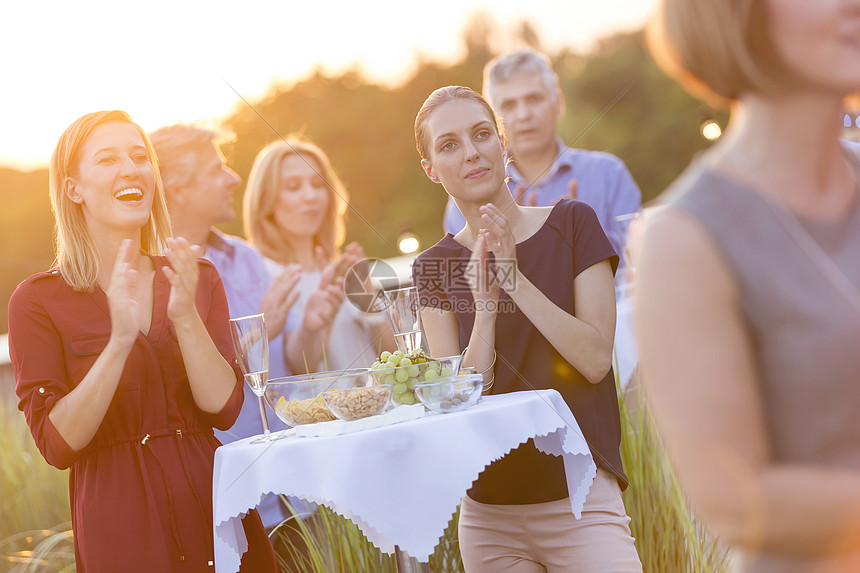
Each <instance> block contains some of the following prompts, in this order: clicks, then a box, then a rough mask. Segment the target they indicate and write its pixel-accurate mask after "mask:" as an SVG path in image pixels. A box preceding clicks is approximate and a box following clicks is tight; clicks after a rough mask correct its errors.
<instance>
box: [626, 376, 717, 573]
mask: <svg viewBox="0 0 860 573" xmlns="http://www.w3.org/2000/svg"><path fill="white" fill-rule="evenodd" d="M616 378H617V374H616ZM635 378H638V376H634V379H635ZM619 407H620V409H621V431H622V440H621V457H622V461H623V463H624V470H625V471H626V472H627V477H628V478H629V479H630V487H628V488H627V490H626V491H625V492H624V494H623V497H624V505H625V507H626V509H627V515H629V516H630V519H631V521H630V530H631V532H632V534H633V537H634V538H635V539H636V550H637V551H638V553H639V559H640V560H641V561H642V569H643V571H644V572H645V573H662V572H664V571H672V572H673V573H724V572H725V571H726V570H727V568H728V553H727V552H726V550H725V549H724V548H723V547H722V546H720V545H719V544H718V543H717V542H716V541H715V540H714V539H713V538H711V537H710V535H709V534H708V532H707V530H706V529H705V527H704V525H703V524H702V523H701V522H699V521H697V520H696V519H695V517H694V516H693V515H692V513H691V511H690V507H689V504H688V503H687V500H686V498H685V497H684V494H683V492H682V491H681V487H680V485H679V484H678V480H677V478H676V477H675V474H674V472H673V471H672V468H671V466H670V464H669V461H668V457H667V456H666V452H665V450H664V448H663V444H662V442H661V441H660V438H659V435H658V433H657V430H656V428H655V426H654V422H653V420H652V418H651V416H650V414H649V413H648V408H647V405H646V404H645V402H644V400H643V397H642V392H641V388H640V387H639V385H638V381H636V382H634V381H631V386H629V387H628V388H627V389H626V390H625V391H624V392H623V393H620V400H619Z"/></svg>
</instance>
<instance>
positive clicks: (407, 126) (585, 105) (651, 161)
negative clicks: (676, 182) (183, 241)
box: [0, 19, 725, 331]
mask: <svg viewBox="0 0 860 573" xmlns="http://www.w3.org/2000/svg"><path fill="white" fill-rule="evenodd" d="M491 34H492V32H491V27H490V26H488V25H486V23H482V21H481V20H480V19H476V20H475V21H474V22H473V24H472V25H471V26H470V27H468V28H467V30H466V32H465V33H464V37H463V40H464V43H465V47H466V50H465V52H464V56H463V57H462V58H461V60H460V61H458V62H455V63H453V64H448V65H443V64H440V63H438V62H433V61H422V62H419V63H418V64H417V65H416V67H415V71H414V72H413V73H412V74H411V76H410V77H406V78H404V79H403V81H402V82H401V83H399V84H398V85H395V86H385V85H380V84H377V83H373V82H370V81H367V80H366V79H365V78H363V77H362V75H361V73H360V72H358V71H355V70H351V71H347V72H344V73H342V74H339V75H325V74H323V73H322V72H320V71H317V72H316V73H314V74H313V75H311V76H310V77H309V78H307V79H305V80H302V81H299V82H296V83H292V84H281V85H276V86H274V87H272V88H271V89H270V91H269V92H268V93H267V94H266V95H265V96H263V97H262V98H260V99H259V100H257V101H249V102H248V104H245V103H242V104H241V107H238V108H237V109H236V111H234V112H233V113H231V114H230V115H229V116H227V117H226V119H224V120H223V124H222V127H223V128H224V129H225V131H228V132H232V133H233V134H235V137H233V138H232V139H231V140H230V141H228V142H227V143H226V144H225V146H224V151H225V153H226V155H227V158H228V163H229V164H230V166H231V167H232V168H233V169H234V170H235V171H236V172H237V173H238V174H239V175H240V176H241V177H242V179H243V181H245V180H247V177H248V173H249V172H250V169H251V165H252V164H253V161H254V157H255V156H256V154H257V152H258V151H259V150H260V149H261V148H262V147H263V146H265V145H266V144H268V143H270V142H271V141H274V140H275V139H277V138H279V137H282V136H283V137H286V136H287V135H288V134H292V133H301V134H303V135H304V136H305V137H307V138H308V139H310V140H312V141H314V142H315V143H317V144H318V145H320V147H322V148H323V149H324V150H325V151H326V152H327V153H328V154H329V156H330V158H331V160H332V164H333V165H334V168H335V169H336V171H337V172H338V174H339V175H340V177H341V178H342V179H343V181H344V183H345V184H346V186H347V189H348V190H349V194H350V210H349V215H348V217H349V219H348V223H347V235H348V236H347V240H348V241H353V240H355V241H358V242H360V243H361V244H362V245H363V246H364V248H365V251H366V252H367V254H368V256H375V257H389V256H394V255H396V254H398V253H397V251H396V240H397V237H398V236H399V235H400V234H401V233H403V232H406V231H409V232H412V233H414V234H415V235H417V236H418V238H419V240H420V242H421V245H422V248H427V247H429V246H431V245H432V244H433V243H435V242H436V241H437V240H438V239H440V238H441V237H442V213H443V209H444V206H445V201H446V199H447V196H446V194H445V192H444V190H443V189H442V188H441V187H440V186H439V185H436V184H434V183H431V182H430V181H429V180H428V179H427V178H426V176H425V175H424V173H423V171H422V169H421V166H420V164H419V157H418V153H417V151H416V150H415V143H414V139H413V132H412V130H413V122H414V118H415V114H416V113H417V111H418V108H419V107H420V105H421V103H422V102H423V101H424V99H425V98H426V97H427V96H428V95H429V94H430V92H431V91H433V90H434V89H436V88H438V87H441V86H444V85H449V84H460V85H466V86H469V87H472V88H473V89H475V90H476V91H480V89H481V79H482V78H481V74H482V70H483V66H484V64H485V63H486V62H487V61H488V60H489V59H491V58H492V57H493V56H494V55H496V54H495V52H494V50H493V49H492V48H491V44H492V38H491ZM519 41H520V43H523V44H526V45H531V46H532V47H535V48H538V49H540V45H539V39H538V36H537V34H536V33H535V32H534V29H533V28H532V27H531V26H530V25H529V24H528V23H527V22H524V23H523V24H522V26H521V28H520V32H519ZM548 55H549V56H550V58H551V60H552V61H553V65H554V67H555V70H556V71H557V73H558V75H559V77H560V81H561V84H562V91H563V93H564V96H565V104H566V113H565V115H564V117H563V118H562V119H561V122H560V124H559V132H560V134H561V136H562V138H563V139H564V140H565V142H566V143H568V144H572V145H573V146H574V147H581V148H585V149H592V150H600V151H607V152H609V153H613V154H615V155H617V156H618V157H620V158H621V159H622V160H624V162H625V163H626V164H627V166H628V168H629V169H630V172H631V173H632V174H633V177H634V178H635V179H636V181H637V183H638V184H639V186H640V188H641V189H642V196H643V197H642V198H643V203H644V202H647V201H650V200H653V199H654V198H655V197H657V195H659V193H660V192H661V191H662V190H663V189H665V187H666V186H667V185H668V184H669V183H670V182H671V181H672V180H673V179H674V178H675V177H676V176H677V175H678V174H679V173H680V171H681V170H682V169H683V168H684V166H686V165H687V163H689V161H690V159H691V158H692V156H693V155H694V154H695V153H696V152H698V151H699V150H701V149H703V148H704V147H706V146H707V145H708V142H707V141H706V140H704V139H703V138H702V136H701V134H700V132H699V128H700V124H701V123H702V121H704V120H705V119H706V118H709V117H711V116H712V115H716V118H717V119H718V120H721V121H722V123H723V125H724V124H725V115H724V114H721V113H720V114H715V113H714V111H713V110H710V109H707V108H704V107H703V106H702V105H701V104H700V103H699V102H697V101H696V100H694V99H692V98H691V97H690V96H688V95H687V94H686V93H684V92H683V91H682V90H681V89H680V88H679V87H678V86H677V85H676V84H675V83H674V82H673V81H672V80H670V79H668V78H666V77H665V76H664V75H663V74H662V72H660V71H659V70H658V69H657V67H656V65H655V64H654V63H653V62H652V61H651V59H650V57H649V56H648V55H647V54H646V51H645V48H644V43H643V34H642V32H641V31H640V32H633V33H624V34H619V35H615V36H612V37H609V38H606V39H604V40H602V41H601V42H599V44H598V45H597V46H596V47H595V48H594V49H593V50H592V51H591V52H589V53H587V54H579V53H575V52H572V51H570V50H561V51H558V52H556V53H550V54H548ZM47 190H48V175H47V169H38V170H34V171H29V172H20V171H16V170H14V169H6V168H0V202H2V204H3V206H4V208H3V209H2V212H0V300H2V302H3V304H2V305H0V325H2V327H0V328H2V330H3V331H5V330H6V329H5V326H6V319H7V314H6V310H7V309H6V306H7V303H8V299H9V296H10V295H11V293H12V291H13V290H14V288H15V286H16V285H17V284H18V283H19V282H20V281H21V280H23V279H24V278H26V277H27V276H28V275H30V274H32V273H34V272H38V271H40V270H44V269H47V268H48V267H49V265H50V263H51V261H52V259H53V248H52V240H53V239H52V225H53V220H52V216H51V213H50V202H49V199H48V193H47ZM242 191H243V189H240V190H239V191H237V196H236V202H235V205H236V214H237V216H236V219H235V220H234V221H233V222H232V223H229V224H225V225H223V226H222V228H223V230H224V231H226V232H228V233H233V234H237V235H242V234H243V233H242V223H241V194H242Z"/></svg>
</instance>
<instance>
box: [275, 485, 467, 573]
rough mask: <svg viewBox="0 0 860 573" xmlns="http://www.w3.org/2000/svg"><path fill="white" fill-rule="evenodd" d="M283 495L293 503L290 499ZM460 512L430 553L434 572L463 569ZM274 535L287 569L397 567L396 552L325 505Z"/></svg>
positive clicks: (291, 572) (388, 570) (380, 571)
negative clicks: (377, 544)
mask: <svg viewBox="0 0 860 573" xmlns="http://www.w3.org/2000/svg"><path fill="white" fill-rule="evenodd" d="M282 499H283V500H284V503H286V504H287V506H288V507H289V502H288V501H287V500H286V499H285V498H282ZM290 509H291V510H292V508H291V507H290ZM458 516H459V508H458V510H457V512H456V513H455V514H454V517H453V518H452V519H451V521H450V522H449V523H448V527H447V528H446V530H445V533H444V534H443V535H442V537H441V538H440V542H439V544H438V545H437V546H436V548H435V550H434V552H433V555H431V556H430V569H431V570H432V571H433V572H434V573H462V572H463V562H462V560H461V559H460V548H459V546H458V544H457V520H458ZM270 538H271V539H272V544H273V545H274V546H275V552H276V554H277V556H278V562H279V563H280V565H281V570H282V571H284V573H324V572H330V571H362V572H367V573H395V572H396V571H397V568H396V564H395V560H394V557H393V556H392V555H388V554H385V553H382V552H381V551H380V550H379V549H377V548H376V547H375V546H374V545H373V544H372V543H371V542H370V541H368V539H367V537H365V536H364V534H363V533H362V532H361V530H360V529H359V528H358V526H357V525H355V524H354V523H353V522H352V521H350V520H348V519H346V518H345V517H342V516H340V515H338V514H337V513H335V512H333V511H331V510H330V509H328V508H327V507H325V506H319V507H317V510H316V511H315V512H314V513H313V515H312V516H310V517H307V518H305V519H290V520H287V521H285V522H284V523H282V524H281V525H280V526H278V527H277V528H276V529H275V530H274V531H273V532H272V534H271V535H270Z"/></svg>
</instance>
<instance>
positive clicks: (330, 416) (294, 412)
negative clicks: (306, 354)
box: [265, 368, 387, 427]
mask: <svg viewBox="0 0 860 573" xmlns="http://www.w3.org/2000/svg"><path fill="white" fill-rule="evenodd" d="M374 385H375V381H374V379H373V377H372V376H371V375H370V369H369V368H353V369H350V370H332V371H328V372H312V373H310V374H299V375H296V376H287V377H286V378H275V379H273V380H269V381H268V383H267V384H266V393H265V398H266V402H267V403H268V404H269V407H270V408H272V410H274V412H275V413H276V414H277V415H278V418H280V419H281V421H282V422H284V424H286V425H287V426H289V427H293V426H297V425H300V424H314V423H316V422H328V421H330V420H336V419H337V416H335V414H334V413H333V412H332V411H331V410H330V409H329V407H328V405H326V401H325V398H324V397H323V394H324V393H325V392H328V391H330V390H341V391H343V390H350V389H353V388H366V387H369V386H374ZM386 402H387V397H386Z"/></svg>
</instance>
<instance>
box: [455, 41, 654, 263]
mask: <svg viewBox="0 0 860 573" xmlns="http://www.w3.org/2000/svg"><path fill="white" fill-rule="evenodd" d="M484 96H485V97H486V98H487V100H488V101H489V102H490V105H492V106H493V109H495V111H496V113H497V114H499V116H500V117H501V119H502V121H503V122H504V126H505V133H506V135H507V139H508V155H509V158H510V162H509V163H508V169H507V174H508V177H509V181H508V186H509V187H510V189H511V193H513V194H514V196H515V197H517V202H518V203H520V204H523V205H553V204H555V203H556V202H557V201H558V200H559V199H577V200H579V201H582V202H584V203H587V204H588V205H590V206H591V207H592V208H593V209H594V210H595V212H596V213H597V218H598V219H599V220H600V224H601V226H602V227H603V230H604V232H606V234H607V236H608V237H609V240H610V241H611V242H612V246H613V247H614V248H615V251H616V252H618V253H619V254H622V253H623V246H624V232H625V229H626V222H627V220H626V218H625V217H622V216H623V215H629V214H632V213H635V212H637V211H639V208H640V203H641V193H640V191H639V187H638V186H637V185H636V183H635V182H634V181H633V177H632V176H631V175H630V172H629V171H628V170H627V168H626V167H625V166H624V163H623V162H622V161H621V160H620V159H618V158H617V157H615V156H613V155H610V154H609V153H602V152H594V151H585V150H582V149H573V148H568V147H566V146H565V145H564V143H563V142H562V141H561V139H560V138H559V137H558V135H557V134H556V122H557V121H558V119H559V118H560V117H561V116H562V114H563V113H564V98H563V97H562V94H561V90H560V88H559V84H558V76H557V75H556V74H555V72H553V70H552V68H551V66H550V63H549V60H548V59H547V57H546V56H544V55H543V54H540V53H539V52H536V51H534V50H529V49H524V50H518V51H515V52H511V53H510V54H507V55H504V56H500V57H498V58H496V59H494V60H492V61H491V62H490V63H488V64H487V66H486V67H485V68H484ZM619 217H620V219H616V218H619ZM464 225H465V220H464V219H463V215H462V214H461V213H460V211H459V209H457V205H456V204H455V203H454V202H453V201H452V200H451V199H450V198H449V200H448V205H447V207H446V209H445V220H444V227H445V231H446V232H448V233H452V234H454V233H457V232H458V231H459V230H460V229H462V228H463V226H464Z"/></svg>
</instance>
